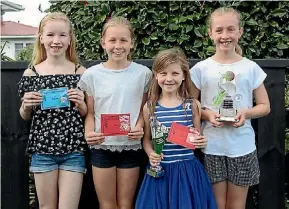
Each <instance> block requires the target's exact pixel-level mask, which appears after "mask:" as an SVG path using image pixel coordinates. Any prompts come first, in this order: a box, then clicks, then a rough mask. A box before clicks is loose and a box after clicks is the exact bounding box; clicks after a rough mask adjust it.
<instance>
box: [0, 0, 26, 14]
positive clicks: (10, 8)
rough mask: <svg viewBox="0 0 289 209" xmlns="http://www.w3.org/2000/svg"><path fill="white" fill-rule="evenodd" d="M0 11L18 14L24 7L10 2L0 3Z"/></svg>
mask: <svg viewBox="0 0 289 209" xmlns="http://www.w3.org/2000/svg"><path fill="white" fill-rule="evenodd" d="M0 5H1V11H3V12H18V11H21V10H24V7H22V6H21V5H19V4H15V3H13V2H10V1H1V4H0Z"/></svg>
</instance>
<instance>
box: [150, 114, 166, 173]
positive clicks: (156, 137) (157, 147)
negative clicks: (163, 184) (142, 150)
mask: <svg viewBox="0 0 289 209" xmlns="http://www.w3.org/2000/svg"><path fill="white" fill-rule="evenodd" d="M150 124H151V133H152V144H153V148H154V152H155V153H156V154H158V155H161V154H162V151H163V147H164V144H165V140H166V139H167V137H168V131H167V128H166V127H165V126H163V125H162V124H161V123H160V122H159V121H157V119H156V117H155V116H152V117H151V123H150ZM147 174H148V175H150V176H152V177H154V178H160V177H162V176H164V174H165V171H164V169H163V168H162V166H161V165H157V166H150V168H148V169H147Z"/></svg>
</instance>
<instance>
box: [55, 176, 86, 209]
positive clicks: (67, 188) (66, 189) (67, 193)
mask: <svg viewBox="0 0 289 209" xmlns="http://www.w3.org/2000/svg"><path fill="white" fill-rule="evenodd" d="M82 181H83V174H82V173H79V172H72V171H65V170H59V179H58V185H59V207H58V208H59V209H77V208H78V204H79V199H80V194H81V188H82Z"/></svg>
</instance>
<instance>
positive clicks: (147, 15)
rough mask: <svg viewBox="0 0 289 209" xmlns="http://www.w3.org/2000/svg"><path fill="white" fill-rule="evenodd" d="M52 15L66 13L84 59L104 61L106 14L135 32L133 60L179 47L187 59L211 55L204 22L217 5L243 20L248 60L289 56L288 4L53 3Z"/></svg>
mask: <svg viewBox="0 0 289 209" xmlns="http://www.w3.org/2000/svg"><path fill="white" fill-rule="evenodd" d="M51 3H52V5H51V7H50V9H49V10H50V11H62V12H64V13H66V14H67V15H68V16H69V18H70V19H71V21H72V22H73V24H74V28H75V31H76V37H77V40H78V52H79V55H80V58H81V59H82V60H96V59H105V58H106V57H105V53H104V52H103V50H102V49H101V46H100V45H99V42H100V38H101V37H100V36H101V30H102V27H103V25H104V23H105V21H106V18H107V16H108V15H109V14H111V13H113V15H121V16H125V17H127V18H128V19H130V21H131V22H132V24H133V26H134V28H135V33H136V44H135V50H134V55H133V58H136V59H148V58H152V57H153V56H155V54H156V53H157V52H158V51H160V50H162V49H164V48H168V47H173V46H179V47H181V48H182V49H183V50H184V51H185V53H186V54H187V56H188V57H189V58H205V57H208V56H210V55H212V53H213V52H214V47H213V44H212V42H211V40H210V39H209V38H208V35H207V26H206V18H207V17H208V15H209V14H210V13H211V12H212V11H213V10H214V9H215V8H218V7H220V6H232V7H234V8H236V9H237V10H239V11H240V12H241V15H242V16H243V24H244V35H243V37H242V39H241V41H240V45H241V47H242V48H243V51H244V55H245V56H246V57H248V58H254V59H257V58H260V59H266V58H288V57H289V13H288V11H289V4H288V2H286V1H283V2H277V1H273V2H272V1H271V2H265V1H257V2H244V1H234V2H233V1H229V2H224V1H214V2H207V1H202V2H198V1H106V2H104V1H88V5H85V4H84V2H83V1H52V2H51Z"/></svg>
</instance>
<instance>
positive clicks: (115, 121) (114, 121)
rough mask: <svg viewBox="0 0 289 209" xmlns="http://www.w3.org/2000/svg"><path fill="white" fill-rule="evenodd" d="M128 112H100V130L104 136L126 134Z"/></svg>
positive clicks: (128, 122)
mask: <svg viewBox="0 0 289 209" xmlns="http://www.w3.org/2000/svg"><path fill="white" fill-rule="evenodd" d="M129 131H130V114H129V113H128V114H101V132H102V133H103V135H104V136H120V135H128V133H129Z"/></svg>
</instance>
